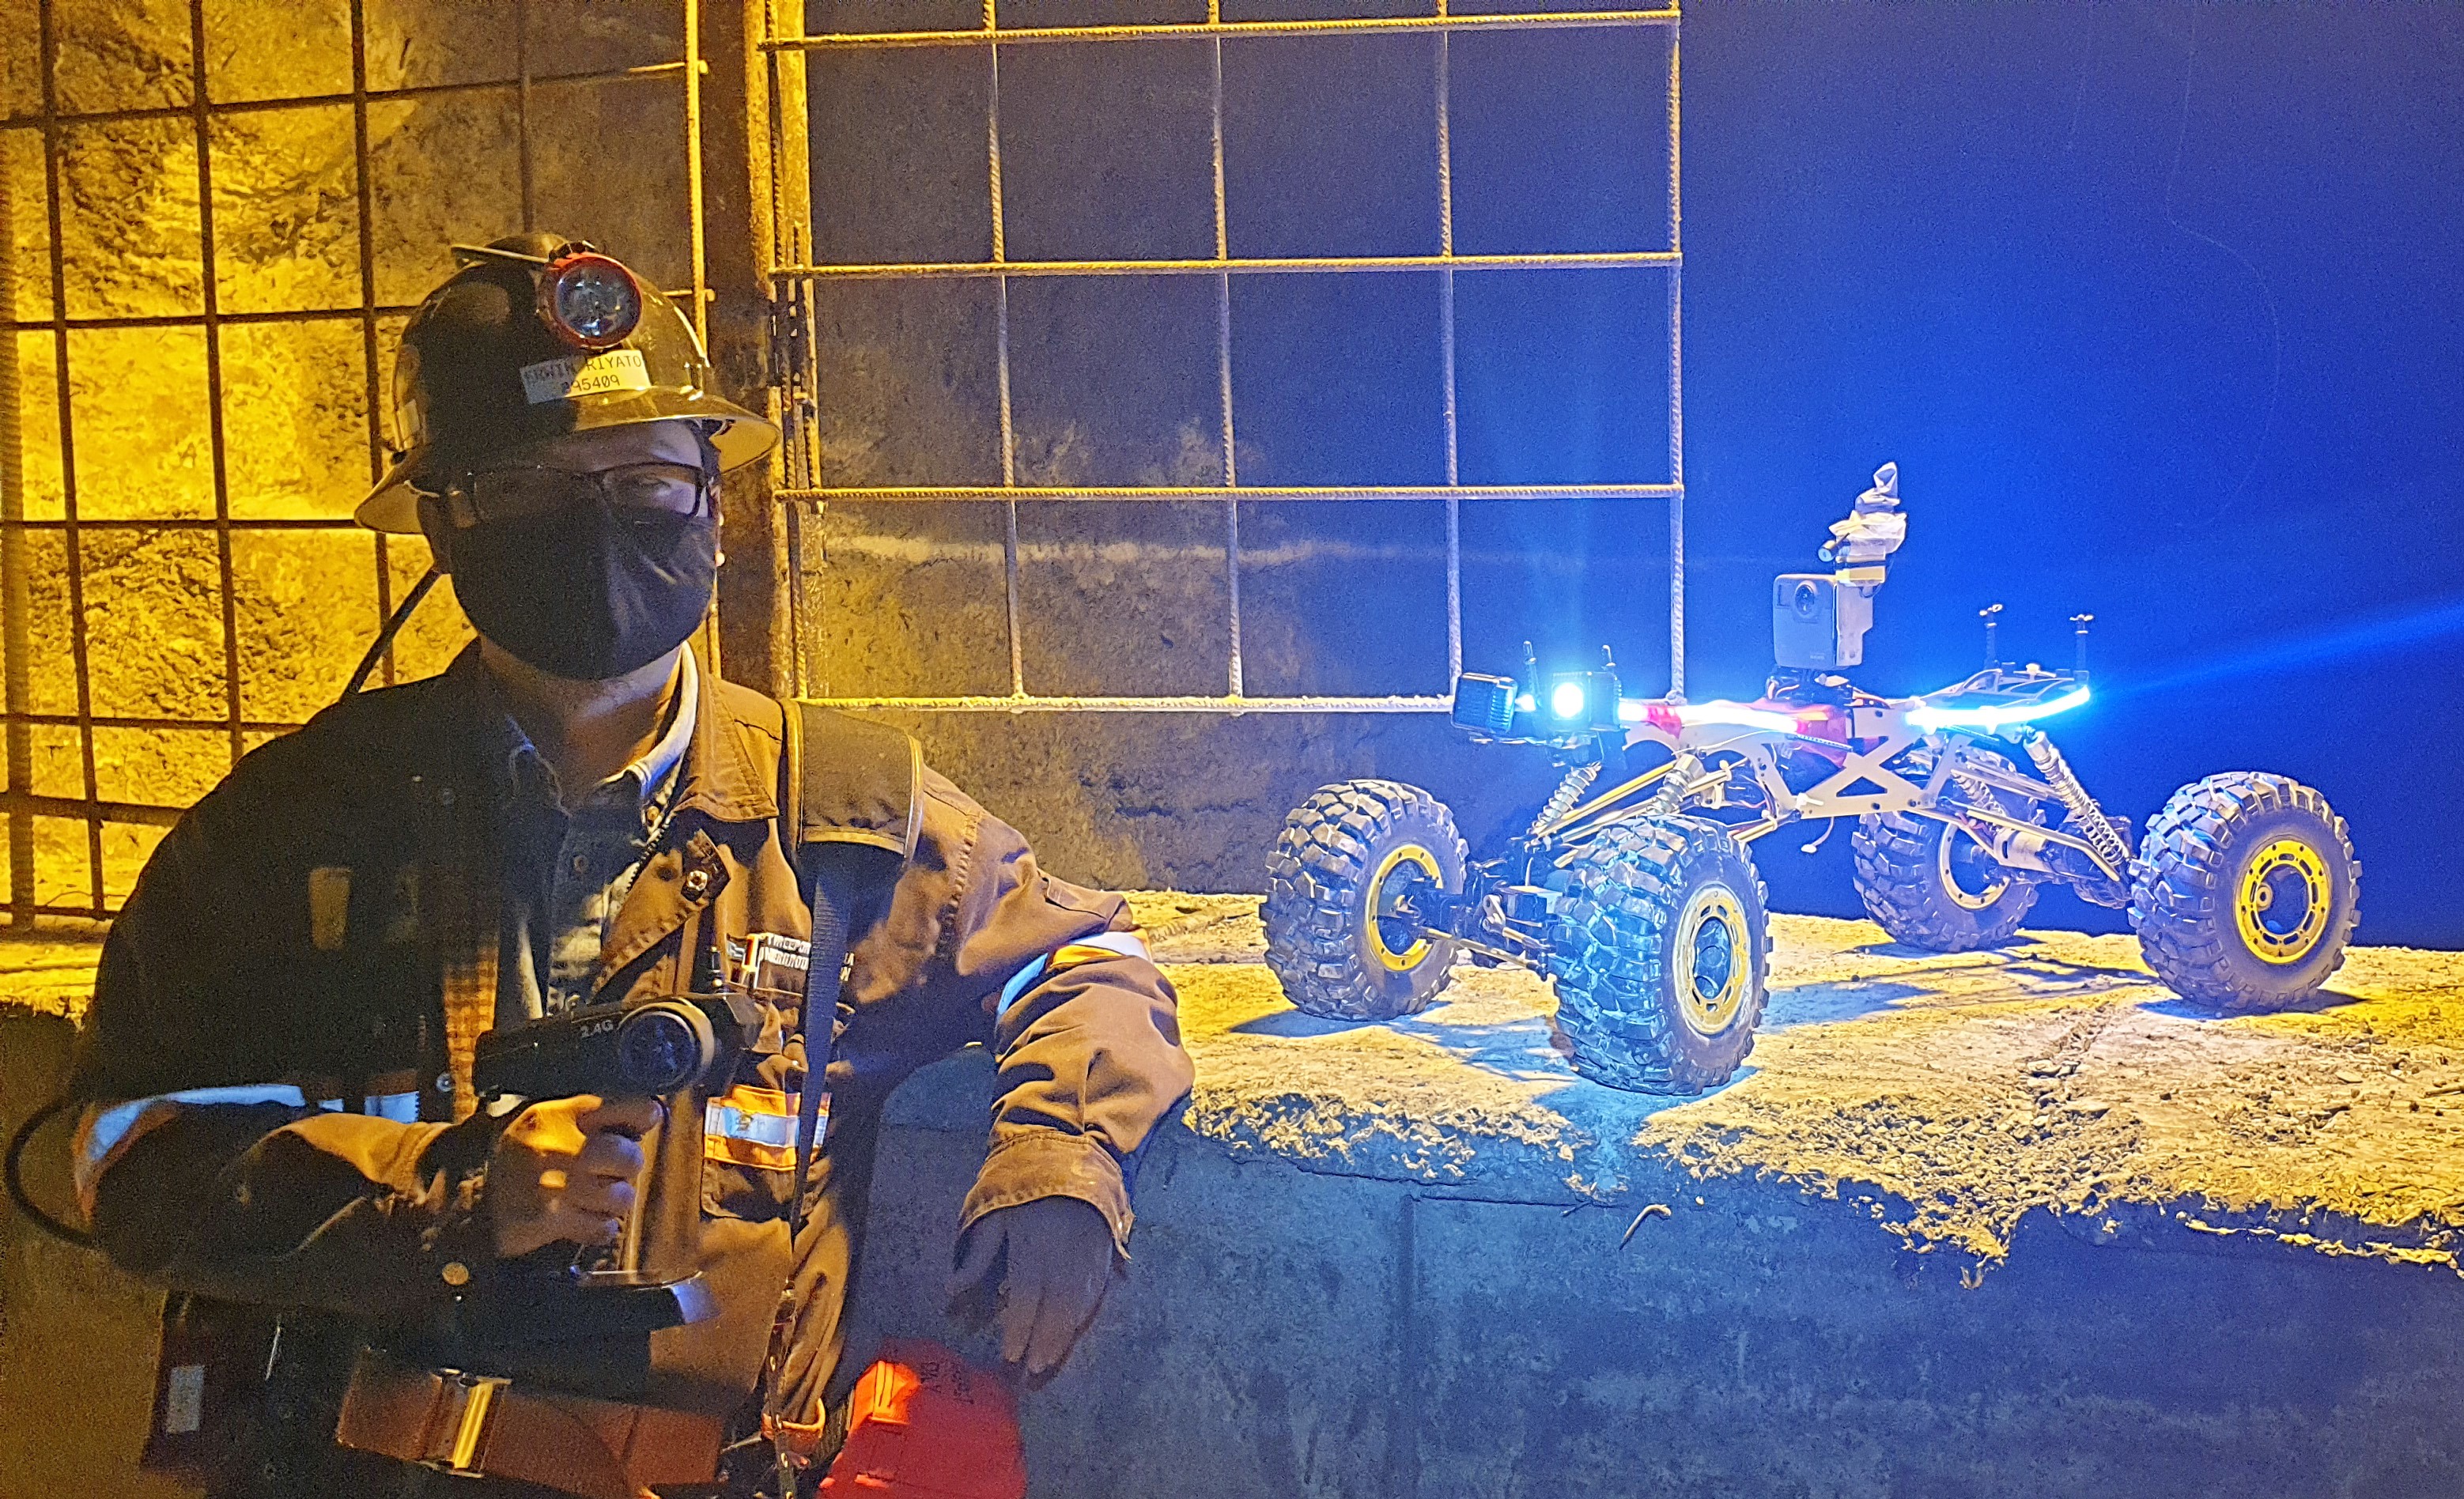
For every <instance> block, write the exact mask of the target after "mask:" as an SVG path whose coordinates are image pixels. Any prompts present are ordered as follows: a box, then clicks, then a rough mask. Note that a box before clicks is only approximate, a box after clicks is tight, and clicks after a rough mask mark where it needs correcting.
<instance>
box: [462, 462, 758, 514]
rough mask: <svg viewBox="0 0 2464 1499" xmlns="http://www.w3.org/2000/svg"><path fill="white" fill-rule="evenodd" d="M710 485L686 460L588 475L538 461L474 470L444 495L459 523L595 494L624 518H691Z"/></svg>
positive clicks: (540, 509) (552, 507)
mask: <svg viewBox="0 0 2464 1499" xmlns="http://www.w3.org/2000/svg"><path fill="white" fill-rule="evenodd" d="M709 486H710V480H709V476H708V475H707V474H704V473H703V472H702V471H701V470H700V469H697V468H694V467H693V465H691V464H686V463H628V464H626V465H624V466H623V467H621V468H613V469H599V470H595V471H592V472H589V473H577V472H575V471H574V470H571V469H550V468H541V467H538V466H535V465H534V466H526V467H522V468H513V469H476V470H473V471H471V472H469V473H466V474H462V475H461V476H460V477H458V478H456V479H455V480H454V481H453V482H452V483H451V484H449V485H447V486H446V489H445V495H444V499H445V503H446V506H447V508H448V513H449V514H450V515H451V517H452V519H453V523H454V524H455V525H457V526H470V525H477V524H479V523H480V522H482V521H488V520H517V519H522V518H526V517H531V516H539V515H545V514H548V513H549V512H552V511H556V510H561V509H564V508H565V507H567V506H570V505H576V504H581V503H583V502H584V501H587V500H589V499H591V498H593V497H594V496H595V497H597V498H600V499H604V500H605V501H606V502H607V507H608V508H609V509H610V510H612V511H614V512H615V513H616V514H618V515H620V516H626V515H631V516H640V517H645V518H647V517H649V516H653V515H658V514H661V513H664V514H668V515H674V516H693V515H698V514H700V512H701V506H702V500H703V497H704V496H706V495H707V494H708V492H709Z"/></svg>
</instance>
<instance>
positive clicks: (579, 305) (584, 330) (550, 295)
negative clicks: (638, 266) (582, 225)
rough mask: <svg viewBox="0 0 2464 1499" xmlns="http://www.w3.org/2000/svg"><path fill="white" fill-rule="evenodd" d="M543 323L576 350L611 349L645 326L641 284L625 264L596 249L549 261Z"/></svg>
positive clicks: (542, 283)
mask: <svg viewBox="0 0 2464 1499" xmlns="http://www.w3.org/2000/svg"><path fill="white" fill-rule="evenodd" d="M539 320H540V321H542V322H544V323H546V324H547V325H548V326H549V327H550V328H552V329H554V330H555V332H556V336H557V337H558V338H560V339H562V340H563V341H564V342H567V343H570V344H572V345H573V346H574V347H575V348H578V349H581V350H583V351H584V352H586V353H592V354H595V353H597V352H599V351H600V350H601V349H612V348H614V347H615V346H616V345H617V344H619V343H622V342H625V340H626V339H627V337H629V336H630V335H631V334H632V332H633V330H634V329H635V328H636V327H639V326H640V325H641V321H642V283H641V282H639V281H637V280H635V279H634V278H633V273H632V272H630V271H628V270H627V269H626V268H625V264H624V262H623V261H621V260H618V259H616V258H615V257H614V256H613V255H603V254H599V253H598V252H597V251H594V250H582V251H576V252H573V253H571V254H561V255H559V256H557V257H556V258H555V259H553V260H550V261H549V262H548V264H547V269H546V270H544V271H542V272H540V273H539Z"/></svg>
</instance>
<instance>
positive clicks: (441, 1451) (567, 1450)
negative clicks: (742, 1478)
mask: <svg viewBox="0 0 2464 1499" xmlns="http://www.w3.org/2000/svg"><path fill="white" fill-rule="evenodd" d="M720 1428H721V1423H720V1422H719V1421H718V1420H717V1419H716V1418H715V1417H711V1416H702V1415H696V1414H693V1413H692V1412H689V1411H671V1410H662V1409H660V1408H658V1407H657V1406H653V1405H628V1404H626V1403H624V1402H622V1401H619V1400H593V1399H591V1398H589V1397H587V1396H581V1395H567V1394H564V1393H562V1392H561V1391H551V1390H533V1389H517V1388H516V1387H515V1386H513V1385H512V1384H511V1383H509V1382H508V1381H506V1380H504V1379H500V1378H495V1377H493V1376H488V1375H474V1374H464V1373H462V1372H461V1371H459V1370H455V1369H414V1368H410V1367H407V1366H406V1365H403V1364H398V1363H396V1362H394V1361H393V1360H392V1359H390V1358H387V1357H386V1356H384V1355H383V1354H380V1353H377V1352H375V1351H374V1350H372V1349H363V1350H362V1351H361V1353H360V1357H359V1362H358V1363H357V1364H356V1365H355V1366H354V1367H353V1368H352V1370H351V1387H350V1390H349V1391H348V1393H346V1394H345V1395H344V1396H343V1397H342V1418H341V1423H340V1424H339V1425H338V1426H337V1427H336V1428H335V1432H334V1440H335V1441H337V1442H339V1443H341V1444H342V1445H344V1446H346V1447H356V1448H358V1449H359V1450H361V1451H363V1452H374V1453H376V1454H377V1455H379V1456H381V1457H389V1458H393V1459H395V1460H396V1461H398V1462H404V1463H417V1464H420V1465H422V1466H428V1467H432V1468H436V1469H438V1470H439V1471H442V1472H447V1473H452V1474H455V1475H458V1476H460V1477H465V1478H478V1477H488V1478H507V1479H512V1480H514V1481H515V1482H517V1483H524V1484H537V1485H539V1487H541V1488H554V1489H559V1490H561V1491H562V1492H564V1493H569V1494H579V1495H582V1496H583V1499H645V1496H646V1495H648V1494H649V1490H650V1488H652V1487H653V1486H655V1485H660V1484H708V1483H711V1482H712V1481H714V1480H715V1477H716V1476H717V1473H718V1449H719V1441H720V1435H721V1430H720Z"/></svg>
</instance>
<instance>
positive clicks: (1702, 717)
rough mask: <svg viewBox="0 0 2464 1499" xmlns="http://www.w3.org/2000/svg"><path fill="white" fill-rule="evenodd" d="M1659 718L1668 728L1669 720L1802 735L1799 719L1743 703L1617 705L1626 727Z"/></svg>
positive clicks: (1640, 701) (1634, 700)
mask: <svg viewBox="0 0 2464 1499" xmlns="http://www.w3.org/2000/svg"><path fill="white" fill-rule="evenodd" d="M1654 716H1658V717H1659V718H1660V720H1661V727H1662V728H1666V727H1667V726H1668V722H1669V720H1670V719H1672V718H1673V719H1675V720H1676V721H1677V723H1678V724H1680V725H1682V726H1683V727H1685V728H1689V729H1690V728H1693V727H1695V726H1697V725H1704V726H1707V727H1711V728H1727V729H1760V730H1762V731H1763V732H1764V733H1766V734H1801V733H1803V732H1804V730H1803V729H1802V728H1801V727H1799V725H1798V724H1797V721H1796V719H1795V718H1794V717H1793V716H1791V715H1789V714H1784V713H1780V712H1778V711H1776V710H1774V709H1770V708H1749V707H1748V706H1747V705H1745V704H1744V703H1732V702H1707V703H1684V704H1682V705H1679V706H1675V707H1672V706H1670V705H1669V704H1667V703H1662V702H1654V701H1652V700H1650V699H1648V698H1639V697H1629V698H1627V699H1626V700H1625V701H1623V702H1621V703H1619V704H1617V717H1619V718H1620V719H1622V720H1624V721H1625V722H1627V723H1641V722H1643V721H1645V720H1646V719H1649V718H1652V717H1654Z"/></svg>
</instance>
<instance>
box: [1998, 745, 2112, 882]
mask: <svg viewBox="0 0 2464 1499" xmlns="http://www.w3.org/2000/svg"><path fill="white" fill-rule="evenodd" d="M2019 742H2020V743H2021V744H2023V745H2025V746H2026V747H2027V751H2028V758H2029V759H2030V760H2032V761H2035V764H2036V774H2038V775H2040V776H2042V777H2044V778H2045V783H2046V784H2047V785H2050V786H2052V787H2053V788H2054V789H2055V790H2056V791H2057V792H2058V793H2060V795H2061V799H2062V805H2063V806H2064V807H2066V808H2068V809H2069V811H2070V814H2071V821H2072V822H2074V823H2076V824H2078V825H2079V836H2080V837H2081V838H2084V839H2086V840H2087V844H2088V847H2089V848H2091V849H2095V850H2096V855H2097V857H2098V858H2100V859H2101V860H2103V861H2104V862H2105V863H2106V864H2107V865H2108V866H2110V867H2111V868H2112V869H2113V871H2115V876H2116V877H2117V878H2119V879H2123V880H2127V879H2129V878H2130V849H2129V848H2128V846H2127V845H2125V844H2123V841H2122V835H2121V834H2119V833H2117V832H2115V831H2114V830H2113V824H2112V823H2111V822H2109V821H2107V820H2106V818H2105V815H2104V809H2103V808H2102V807H2101V806H2099V805H2096V798H2094V797H2092V796H2090V795H2088V794H2087V787H2085V786H2083V785H2080V784H2079V777H2078V776H2076V775H2074V774H2072V773H2071V764H2070V761H2066V760H2064V759H2062V752H2061V751H2060V750H2057V749H2056V748H2054V741H2053V740H2051V739H2049V738H2045V736H2044V733H2043V731H2042V730H2038V729H2030V730H2028V731H2027V737H2026V738H2023V739H2021V740H2020V741H2019Z"/></svg>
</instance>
